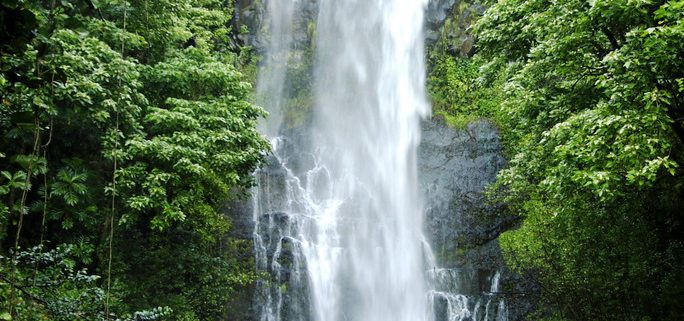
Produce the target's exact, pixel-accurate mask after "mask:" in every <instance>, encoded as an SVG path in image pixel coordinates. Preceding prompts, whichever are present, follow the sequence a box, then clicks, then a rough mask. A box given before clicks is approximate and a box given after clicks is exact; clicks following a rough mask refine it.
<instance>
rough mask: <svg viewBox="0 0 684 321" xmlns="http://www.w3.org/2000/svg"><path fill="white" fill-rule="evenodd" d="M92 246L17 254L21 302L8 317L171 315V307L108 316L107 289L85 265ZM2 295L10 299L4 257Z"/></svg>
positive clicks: (143, 317) (66, 318)
mask: <svg viewBox="0 0 684 321" xmlns="http://www.w3.org/2000/svg"><path fill="white" fill-rule="evenodd" d="M90 252H92V249H90V248H88V247H87V246H86V247H85V248H83V247H80V248H79V247H78V246H76V245H73V244H61V245H58V246H57V247H56V248H54V249H53V250H51V251H48V252H45V253H43V252H42V247H40V246H37V247H35V248H31V249H29V250H28V251H22V252H19V253H18V255H17V261H16V262H17V263H16V265H17V269H18V271H17V273H16V275H15V278H16V280H15V282H16V284H17V289H16V291H17V294H18V297H19V298H18V299H17V301H18V304H17V306H16V314H15V317H14V319H12V317H11V316H10V315H9V314H8V313H5V316H4V320H55V321H62V320H64V321H71V320H93V321H95V320H112V319H114V320H121V321H124V320H126V321H128V320H130V321H133V320H162V318H163V317H166V316H168V315H169V314H170V312H171V311H170V310H169V309H168V308H155V309H153V310H150V311H141V312H135V313H134V314H133V315H124V316H121V317H120V318H117V317H116V316H114V315H112V316H110V318H106V317H105V315H104V312H103V311H102V305H103V304H104V297H105V291H104V290H103V289H101V288H99V287H98V286H97V285H96V284H97V282H98V280H99V279H100V277H99V276H97V275H90V274H88V271H87V269H86V268H83V267H81V266H80V265H81V262H82V259H83V258H84V257H87V256H88V255H90V254H91V253H90ZM0 262H1V263H2V264H1V265H0V284H2V285H3V287H2V291H0V298H2V299H3V301H7V300H9V296H10V294H9V292H10V290H9V287H8V286H7V285H8V284H9V282H10V276H9V275H10V272H9V269H8V268H7V267H8V266H10V264H11V262H10V260H9V259H8V258H6V257H2V256H0Z"/></svg>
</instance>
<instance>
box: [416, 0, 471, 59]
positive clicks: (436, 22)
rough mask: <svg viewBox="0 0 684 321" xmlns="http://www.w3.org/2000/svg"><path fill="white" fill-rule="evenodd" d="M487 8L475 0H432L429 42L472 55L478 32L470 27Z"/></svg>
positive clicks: (428, 13) (453, 52)
mask: <svg viewBox="0 0 684 321" xmlns="http://www.w3.org/2000/svg"><path fill="white" fill-rule="evenodd" d="M483 12H484V7H483V6H481V5H479V4H476V3H475V2H474V1H472V0H430V2H429V3H428V6H427V10H426V11H425V40H426V45H427V46H428V47H433V46H444V47H445V48H446V50H447V51H448V52H449V54H451V55H453V56H457V57H470V56H472V55H473V54H474V53H475V50H474V45H475V35H474V34H473V32H472V30H471V29H470V27H471V25H472V23H473V22H474V21H475V18H477V16H479V15H481V14H482V13H483Z"/></svg>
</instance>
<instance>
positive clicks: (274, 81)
mask: <svg viewBox="0 0 684 321" xmlns="http://www.w3.org/2000/svg"><path fill="white" fill-rule="evenodd" d="M426 1H427V0H345V1H335V0H319V1H318V3H317V5H318V8H317V9H318V19H317V22H316V50H315V55H314V56H315V64H314V68H313V73H314V84H315V85H314V87H313V88H314V89H313V91H314V98H315V99H314V101H315V102H314V106H313V108H312V109H313V110H312V111H311V113H312V116H311V122H310V124H308V125H307V126H302V128H300V129H299V130H288V129H286V128H284V127H283V125H282V115H283V113H284V112H283V111H284V110H285V109H286V108H288V106H287V102H288V101H289V98H291V97H287V96H286V92H287V91H286V90H284V89H285V87H286V84H285V79H286V72H287V70H286V68H287V67H286V65H287V63H288V61H289V60H290V59H292V56H293V55H294V47H295V45H296V41H295V40H294V39H293V37H292V31H293V30H294V29H295V28H296V23H295V21H296V15H295V14H294V13H295V12H297V10H298V7H299V6H302V5H303V2H304V0H274V1H268V2H267V3H266V8H267V19H266V20H267V25H268V28H269V32H268V34H269V39H268V40H269V41H268V43H269V46H268V48H267V49H266V51H265V52H264V56H265V58H264V59H265V61H264V64H263V65H264V68H263V69H262V71H261V72H260V77H259V85H258V88H257V90H258V96H259V97H260V103H261V104H262V105H264V106H266V108H267V109H268V110H269V112H270V113H271V115H272V116H271V117H270V119H269V121H268V122H267V123H266V124H265V125H264V126H263V130H264V132H265V133H266V134H267V135H269V136H270V137H271V138H272V144H273V150H274V153H273V156H272V157H271V158H270V161H269V164H268V165H267V166H266V168H264V169H262V170H261V171H259V172H258V173H257V174H256V179H257V182H258V184H259V187H258V188H255V190H254V197H253V199H254V221H255V233H254V238H255V250H256V265H257V269H258V270H259V271H262V272H267V273H268V274H269V275H270V277H269V278H267V279H265V280H261V281H259V284H258V288H257V301H258V304H257V305H258V309H259V311H258V315H259V318H260V320H262V321H280V320H286V321H289V320H317V321H323V320H325V321H337V320H339V321H342V320H345V321H383V320H386V321H402V320H405V321H417V320H433V319H434V317H433V308H432V303H431V301H434V300H435V296H434V294H435V293H436V292H435V290H434V289H431V288H432V287H433V286H434V284H432V283H434V282H428V281H429V279H430V280H434V278H430V277H429V273H426V271H427V270H428V269H427V268H426V266H428V264H429V263H427V262H426V260H427V259H426V257H429V256H430V255H429V254H430V253H426V247H425V246H424V244H423V243H424V242H423V237H422V232H423V231H422V222H423V215H422V214H423V208H422V203H421V198H420V197H419V191H418V181H417V173H416V157H417V156H416V148H417V145H418V143H419V140H420V126H419V122H420V120H421V118H422V117H425V116H426V115H427V114H428V113H429V106H428V104H427V101H426V97H425V90H424V85H425V84H424V81H425V79H424V77H425V67H424V55H423V31H422V27H423V10H424V6H425V5H426ZM304 128H305V129H304ZM284 133H287V134H284ZM427 252H429V250H427ZM426 254H428V255H426ZM464 309H467V307H465V308H464ZM456 320H457V319H456ZM492 320H493V319H492Z"/></svg>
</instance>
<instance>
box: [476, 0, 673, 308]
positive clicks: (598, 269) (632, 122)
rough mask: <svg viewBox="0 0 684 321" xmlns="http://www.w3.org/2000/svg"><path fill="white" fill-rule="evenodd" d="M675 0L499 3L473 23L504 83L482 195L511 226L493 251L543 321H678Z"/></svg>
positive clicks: (488, 69)
mask: <svg viewBox="0 0 684 321" xmlns="http://www.w3.org/2000/svg"><path fill="white" fill-rule="evenodd" d="M682 5H683V2H681V1H667V2H666V1H657V2H650V1H637V2H634V1H620V0H613V1H603V2H585V1H575V0H564V1H560V2H558V1H557V2H549V1H545V0H506V1H499V2H496V3H490V8H489V9H488V10H487V11H486V12H485V14H484V16H483V17H482V19H481V20H480V21H479V22H478V24H477V31H478V34H479V43H478V45H479V48H480V55H481V57H482V58H483V59H486V60H488V61H489V63H488V64H487V65H486V66H485V67H484V68H483V79H484V80H487V79H489V78H491V77H494V76H497V75H499V74H500V73H503V74H504V75H505V78H506V82H505V84H504V87H503V89H504V90H505V94H504V95H505V100H506V101H505V102H504V103H503V104H502V106H501V109H500V111H497V112H496V113H495V114H496V115H495V117H496V118H497V120H498V122H499V124H500V125H501V126H502V127H503V132H504V137H505V140H506V142H507V148H508V152H509V154H510V155H511V156H512V159H511V162H510V166H509V168H508V169H506V170H504V171H503V172H502V173H500V175H499V179H498V183H497V186H496V189H495V193H494V194H495V195H498V196H499V197H501V199H502V200H503V201H505V202H506V203H507V205H508V206H509V208H510V209H511V210H512V211H514V212H515V213H518V214H520V215H521V217H522V223H521V226H520V228H519V229H517V230H515V231H511V232H507V233H505V234H504V235H503V236H502V237H501V245H502V248H503V249H504V251H505V252H506V256H507V259H508V261H509V263H511V264H512V265H513V266H515V267H516V268H518V269H519V270H528V271H535V272H536V273H537V275H538V277H539V282H540V284H541V286H542V288H543V298H544V301H545V303H546V304H547V305H548V306H549V307H551V310H552V311H553V313H555V315H556V316H559V317H562V318H565V319H571V320H591V319H601V320H637V319H638V320H644V319H651V320H663V319H668V318H673V317H674V316H676V315H680V314H681V307H680V305H678V304H675V303H673V302H672V299H671V297H672V296H673V295H675V296H681V295H682V291H683V290H684V289H683V288H682V285H681V284H682V282H681V280H682V266H681V263H677V262H682V258H683V257H684V256H683V254H684V252H683V249H684V248H683V247H682V238H681V236H680V235H679V233H678V231H679V230H680V229H681V213H679V210H678V208H682V197H681V195H682V188H683V184H682V183H683V180H682V171H681V164H682V161H683V153H682V143H684V141H683V140H682V139H683V138H684V136H683V135H682V114H683V113H684V109H683V106H682V104H681V101H682V92H683V91H684V87H683V86H682V83H683V82H684V59H682V57H684V42H683V41H682V40H684V28H683V27H682V18H683V12H684V11H683V10H682Z"/></svg>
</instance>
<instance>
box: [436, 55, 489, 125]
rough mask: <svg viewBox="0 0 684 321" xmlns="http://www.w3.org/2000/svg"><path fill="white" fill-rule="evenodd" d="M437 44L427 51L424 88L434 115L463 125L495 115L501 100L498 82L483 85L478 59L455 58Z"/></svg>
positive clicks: (453, 123)
mask: <svg viewBox="0 0 684 321" xmlns="http://www.w3.org/2000/svg"><path fill="white" fill-rule="evenodd" d="M438 48H440V45H439V44H438V45H436V48H435V49H433V50H432V51H430V53H429V59H428V67H429V70H428V78H427V91H428V95H429V96H430V99H431V102H432V109H433V112H434V114H435V115H438V116H441V117H443V118H444V119H445V120H446V121H447V123H448V124H450V125H452V126H455V127H458V128H463V127H465V126H466V125H467V124H469V123H471V122H473V121H475V120H477V119H481V118H485V117H490V118H492V117H495V113H494V112H493V110H494V109H495V108H497V107H498V104H499V103H500V101H499V99H500V98H499V97H500V96H501V95H500V93H499V90H500V89H499V88H498V86H499V84H498V83H494V84H487V85H484V84H483V83H481V82H480V81H479V80H478V77H479V75H480V74H479V68H480V66H481V65H482V61H481V60H477V59H468V58H456V57H453V56H451V55H449V54H448V53H447V52H446V51H445V50H440V49H438Z"/></svg>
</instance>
